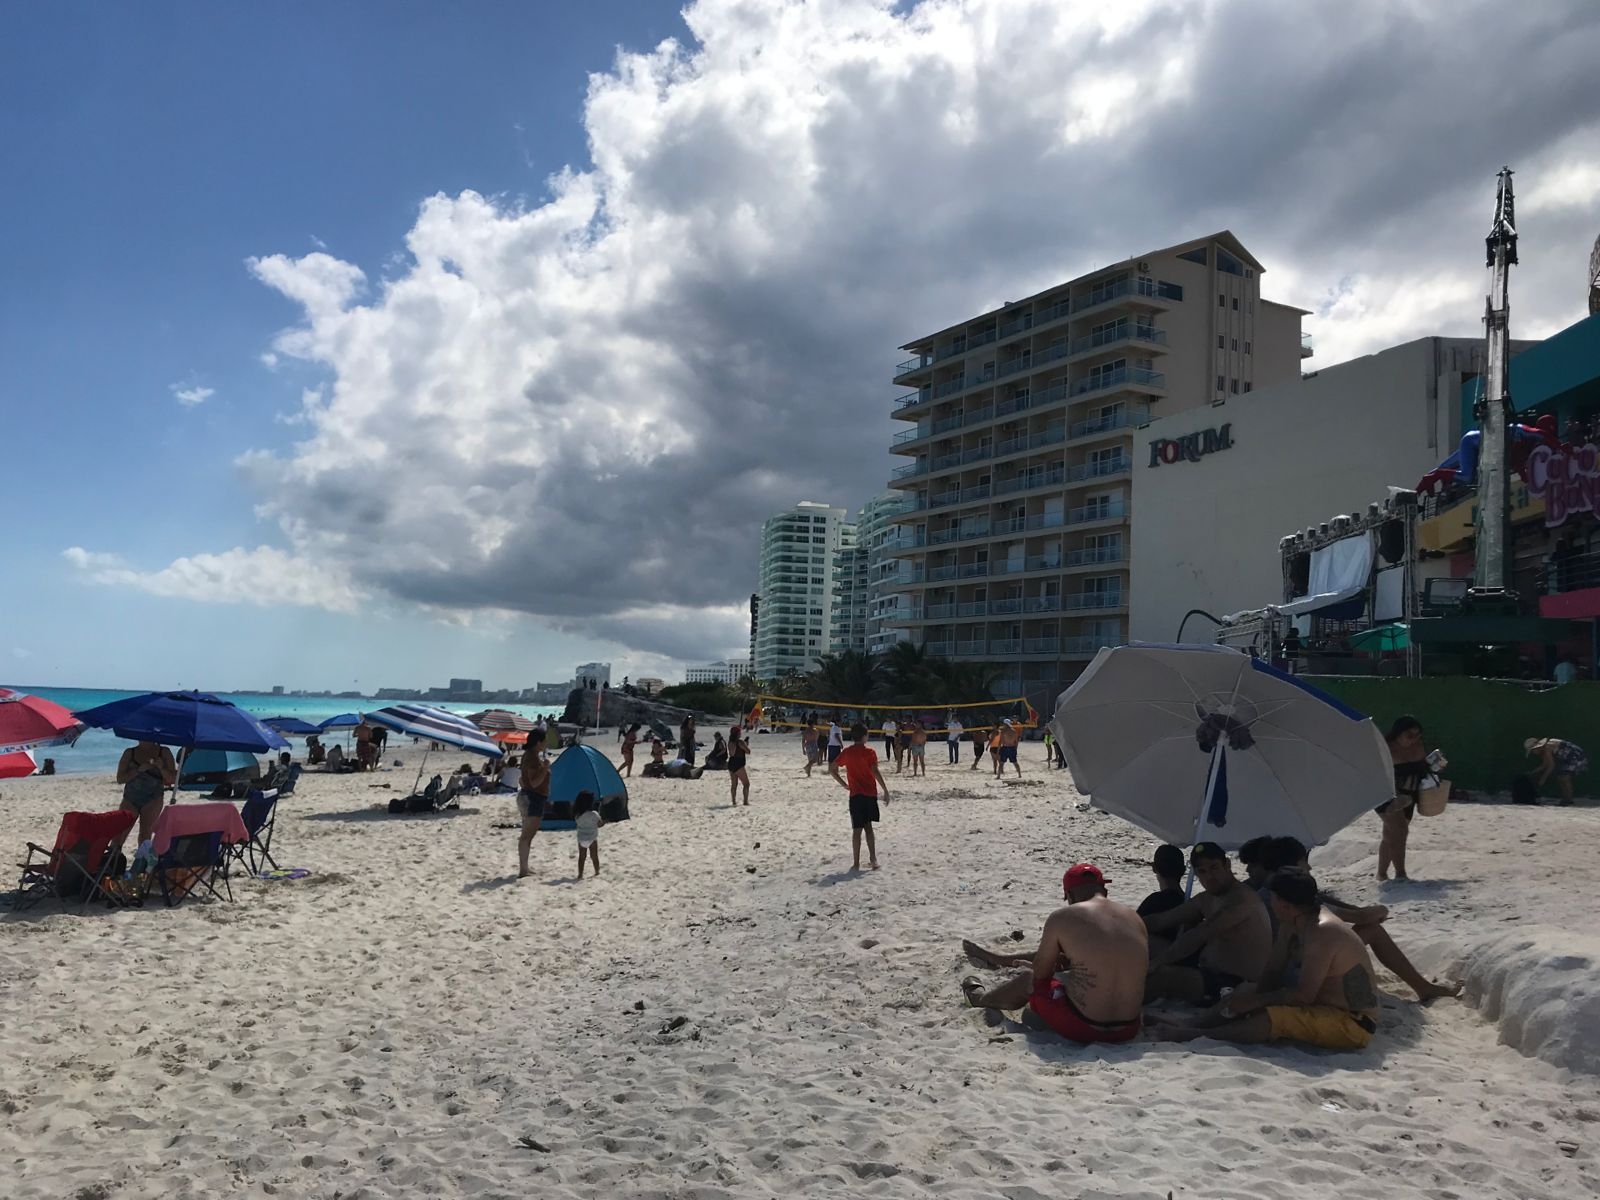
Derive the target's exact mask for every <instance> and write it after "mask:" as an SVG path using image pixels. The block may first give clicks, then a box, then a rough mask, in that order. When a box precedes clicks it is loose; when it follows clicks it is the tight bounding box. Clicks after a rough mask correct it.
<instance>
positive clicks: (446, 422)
mask: <svg viewBox="0 0 1600 1200" xmlns="http://www.w3.org/2000/svg"><path fill="white" fill-rule="evenodd" d="M0 22H3V26H0V29H3V36H0V147H3V150H0V153H3V154H4V155H5V158H6V165H7V171H6V177H7V181H8V183H9V184H10V186H9V187H7V188H5V189H3V190H0V254H3V260H0V261H3V262H4V264H5V275H4V280H5V283H4V286H3V287H0V417H3V418H4V428H5V429H6V430H7V434H8V436H7V438H6V445H7V446H8V448H9V449H10V450H11V453H10V454H9V455H8V456H7V469H8V479H7V482H8V484H9V488H8V490H9V493H10V501H11V503H10V511H11V513H12V514H13V520H12V523H11V537H10V538H9V539H8V544H7V549H8V551H9V553H8V556H7V560H6V570H5V572H4V575H3V576H0V578H3V579H4V580H5V584H6V586H5V587H4V588H3V589H0V682H11V683H20V684H29V683H31V684H37V685H60V686H67V685H79V686H101V687H116V686H127V687H167V686H176V685H184V686H201V687H209V688H214V689H218V690H223V689H232V688H248V687H256V686H265V685H271V684H285V685H287V686H290V687H309V688H334V689H344V688H359V689H362V690H371V689H372V688H376V687H382V686H426V685H428V684H437V683H442V682H444V680H445V679H446V678H447V677H449V676H475V677H481V678H483V679H484V680H485V682H486V683H487V684H488V685H489V686H491V687H510V686H516V687H523V686H529V685H531V684H532V683H534V682H535V681H536V680H548V681H556V680H561V679H565V678H568V677H570V675H571V673H572V668H573V666H574V665H575V664H577V663H578V662H580V661H586V660H591V659H595V660H610V661H612V662H613V663H615V664H616V666H615V668H614V674H615V675H616V676H619V677H620V675H622V674H624V673H631V674H633V675H635V676H637V675H641V674H653V675H663V676H665V677H668V678H671V677H673V676H674V675H676V674H677V673H678V672H679V671H680V670H681V667H682V665H683V664H684V663H686V662H699V661H708V660H710V659H713V658H719V657H724V656H727V655H729V654H730V653H738V652H739V651H740V650H741V649H742V648H743V647H744V645H745V638H746V624H745V622H746V615H745V612H746V609H745V601H746V599H747V597H748V595H749V593H750V591H751V590H752V588H753V586H754V582H755V572H756V561H757V542H758V537H759V528H760V523H761V521H762V519H763V518H765V517H766V516H767V515H769V514H770V513H772V512H774V511H777V510H779V509H782V508H785V507H788V506H789V505H791V504H793V503H794V502H795V501H798V500H802V499H812V500H824V501H828V502H831V503H835V504H843V505H848V506H850V507H856V506H859V505H860V504H861V503H862V502H863V501H865V500H866V499H867V498H868V497H870V496H871V495H873V494H874V493H875V492H877V491H879V490H881V489H882V488H883V486H884V483H885V481H886V479H887V476H888V472H889V470H890V469H891V468H892V466H893V465H894V464H893V461H892V460H891V458H890V456H889V454H888V452H887V446H888V442H889V438H890V437H891V435H892V432H893V422H892V421H891V420H890V418H889V410H890V406H891V402H892V398H893V396H894V395H895V394H896V393H897V392H898V391H899V390H901V389H896V388H894V387H893V386H892V384H891V383H890V376H891V375H892V372H893V366H894V363H895V362H896V361H898V360H899V358H901V357H903V356H902V355H899V354H897V353H896V349H895V348H896V347H897V346H899V345H900V344H902V343H904V342H905V341H907V340H909V339H910V338H912V337H916V336H918V335H921V334H924V333H926V332H928V331H929V330H932V329H936V328H941V327H943V326H945V325H948V324H950V323H952V322H954V321H957V320H960V319H962V318H964V317H967V316H970V315H971V314H973V313H976V312H979V311H982V310H983V309H985V308H988V307H992V306H995V305H998V304H999V303H1001V302H1003V301H1004V300H1007V299H1012V298H1016V297H1018V296H1022V295H1026V294H1028V293H1030V292H1033V291H1036V290H1038V289H1040V288H1042V287H1046V286H1049V285H1051V284H1053V283H1056V282H1059V281H1060V280H1062V279H1066V278H1071V277H1073V276H1075V275H1078V274H1081V273H1083V272H1084V271H1088V270H1091V269H1094V268H1095V267H1097V266H1100V265H1104V264H1106V263H1110V262H1114V261H1117V260H1120V259H1122V258H1124V257H1126V256H1128V255H1130V254H1134V253H1137V252H1139V251H1141V250H1149V249H1153V248H1157V247H1160V246H1165V245H1169V244H1172V243H1174V242H1179V241H1182V240H1185V239H1187V238H1191V237H1196V236H1200V235H1203V234H1206V233H1210V232H1213V231H1215V230H1217V229H1222V228H1228V229H1232V230H1233V231H1234V232H1235V233H1236V234H1237V235H1238V236H1239V237H1240V238H1241V240H1242V241H1243V242H1244V244H1245V245H1246V246H1248V247H1249V249H1250V250H1251V252H1252V253H1253V254H1254V255H1255V257H1256V258H1258V259H1259V260H1261V261H1262V262H1263V263H1264V264H1265V266H1266V268H1267V270H1266V273H1265V275H1264V278H1263V281H1262V290H1263V294H1265V295H1267V296H1269V297H1271V298H1273V299H1276V300H1281V301H1284V302H1287V303H1291V304H1296V305H1299V306H1302V307H1304V308H1307V309H1310V310H1311V312H1312V315H1311V316H1309V317H1307V318H1306V322H1305V328H1306V329H1307V330H1308V331H1309V332H1311V333H1312V334H1313V335H1314V336H1315V338H1316V344H1317V355H1316V359H1315V360H1314V363H1315V365H1318V366H1326V365H1328V364H1330V363H1334V362H1339V361H1343V360H1346V359H1349V358H1352V357H1355V356H1358V355H1361V354H1365V353H1370V352H1372V351H1375V350H1378V349H1381V348H1383V347H1385V346H1389V345H1394V344H1396V343H1398V342H1403V341H1406V340H1409V339H1411V338H1415V337H1420V336H1425V335H1430V334H1444V335H1452V336H1478V335H1480V333H1481V317H1482V309H1483V295H1484V291H1485V288H1486V283H1487V279H1486V275H1485V273H1484V270H1483V237H1484V235H1485V234H1486V233H1487V231H1488V225H1489V218H1490V215H1491V212H1492V204H1493V196H1494V174H1495V172H1496V170H1498V168H1499V167H1500V166H1502V165H1503V164H1506V163H1510V164H1511V165H1512V166H1514V167H1515V168H1517V177H1516V178H1517V192H1518V224H1519V232H1520V234H1521V239H1520V252H1521V265H1520V266H1519V267H1518V268H1517V270H1516V272H1515V274H1514V275H1513V281H1512V288H1513V292H1512V330H1513V335H1514V336H1516V337H1519V338H1524V337H1538V336H1544V335H1548V334H1549V333H1552V332H1554V331H1555V330H1557V329H1560V328H1562V327H1564V326H1565V325H1567V324H1570V323H1571V322H1572V321H1574V320H1577V319H1578V318H1579V317H1581V316H1582V315H1583V313H1584V311H1585V309H1584V303H1585V295H1586V282H1587V281H1586V278H1585V267H1586V264H1587V260H1588V254H1589V248H1590V245H1591V244H1592V243H1593V241H1594V238H1595V235H1596V234H1600V74H1597V73H1596V72H1595V70H1594V64H1595V63H1596V62H1600V6H1596V5H1594V4H1593V3H1592V2H1590V0H1565V2H1563V0H1545V2H1541V3H1538V4H1524V5H1515V6H1505V5H1503V4H1498V3H1495V4H1491V3H1486V2H1480V0H1453V2H1448V3H1423V2H1421V0H1410V2H1406V0H1344V2H1342V3H1337V4H1334V3H1328V4H1322V3H1306V4H1295V5H1285V4H1282V3H1279V2H1277V0H1205V2H1183V3H1180V2H1177V0H1168V2H1161V0H1125V2H1124V3H1120V4H1117V5H1106V4H1104V3H1101V2H1098V0H1097V2H1095V3H1079V2H1077V0H924V2H923V3H920V4H918V3H910V2H901V3H889V2H887V0H882V2H873V0H811V2H809V3H807V2H802V0H700V2H698V3H693V4H690V5H689V6H687V7H686V8H683V9H682V10H681V11H680V9H679V6H678V5H676V4H671V3H657V2H655V0H586V2H585V3H584V4H581V5H574V4H555V3H542V2H541V3H528V2H521V3H499V2H493V0H476V2H474V3H472V4H466V5H448V6H447V5H439V4H427V3H410V2H404V0H383V2H381V3H380V2H378V0H348V2H346V3H341V4H338V5H327V4H321V3H316V4H313V3H288V2H274V3H271V4H267V3H241V4H230V5H216V4H211V3H161V2H151V3H144V4H140V5H107V4H103V3H79V2H76V0H57V2H54V3H51V4H32V5H30V4H21V3H13V4H10V5H7V6H4V8H0ZM1491 30H1492V37H1491V36H1490V34H1489V31H1491ZM1378 482H1379V483H1381V482H1384V481H1378Z"/></svg>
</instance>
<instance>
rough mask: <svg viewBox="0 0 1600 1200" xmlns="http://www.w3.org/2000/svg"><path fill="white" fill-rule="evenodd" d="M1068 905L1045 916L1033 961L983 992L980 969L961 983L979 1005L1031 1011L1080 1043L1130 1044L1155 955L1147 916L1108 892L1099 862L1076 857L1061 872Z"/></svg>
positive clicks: (970, 999)
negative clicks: (1080, 860)
mask: <svg viewBox="0 0 1600 1200" xmlns="http://www.w3.org/2000/svg"><path fill="white" fill-rule="evenodd" d="M1061 890H1062V894H1063V896H1064V898H1065V899H1066V901H1067V903H1066V906H1065V907H1063V908H1058V909H1056V911H1055V912H1053V913H1051V914H1050V916H1049V917H1047V918H1046V919H1045V923H1044V934H1043V936H1041V937H1040V939H1039V949H1038V950H1037V951H1036V952H1035V954H1034V957H1033V966H1032V969H1031V970H1029V971H1025V972H1023V973H1022V974H1020V975H1018V976H1017V977H1016V978H1015V979H1012V980H1011V981H1010V982H1008V983H1003V984H1001V985H1000V986H999V987H997V988H994V989H992V990H990V991H987V992H986V991H984V989H983V984H982V982H981V981H980V980H979V979H978V978H977V976H975V975H969V976H968V977H967V978H966V979H963V980H962V981H961V990H962V992H963V993H965V995H966V997H967V1003H968V1004H970V1005H971V1006H972V1007H973V1008H1001V1009H1012V1008H1022V1007H1023V1006H1024V1005H1026V1006H1027V1007H1028V1008H1030V1009H1032V1010H1033V1012H1034V1014H1035V1015H1036V1016H1038V1017H1039V1018H1040V1019H1041V1020H1042V1021H1044V1023H1045V1024H1046V1025H1048V1026H1049V1027H1050V1028H1051V1029H1053V1030H1055V1031H1056V1032H1057V1033H1059V1034H1060V1035H1061V1036H1062V1037H1064V1038H1070V1039H1071V1040H1072V1041H1075V1042H1086V1043H1087V1042H1126V1041H1131V1040H1132V1039H1133V1038H1135V1037H1137V1036H1138V1034H1139V1028H1140V1016H1139V1004H1140V1001H1141V1000H1142V999H1143V998H1144V977H1145V968H1146V965H1147V964H1148V962H1149V959H1150V946H1149V940H1148V937H1147V935H1146V933H1145V928H1144V922H1143V921H1141V920H1140V919H1139V916H1138V914H1137V913H1135V912H1134V911H1133V909H1131V908H1128V907H1127V906H1126V905H1122V904H1118V903H1117V902H1116V901H1114V900H1111V899H1109V898H1108V897H1107V896H1106V878H1105V876H1104V875H1103V874H1101V872H1100V868H1099V867H1097V866H1095V865H1094V864H1093V863H1076V864H1074V865H1073V866H1070V867H1068V868H1067V873H1066V875H1065V876H1063V877H1062V880H1061Z"/></svg>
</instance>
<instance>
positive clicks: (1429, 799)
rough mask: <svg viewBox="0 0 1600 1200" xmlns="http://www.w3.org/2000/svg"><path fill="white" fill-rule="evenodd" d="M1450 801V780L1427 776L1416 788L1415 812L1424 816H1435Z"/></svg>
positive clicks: (1442, 810)
mask: <svg viewBox="0 0 1600 1200" xmlns="http://www.w3.org/2000/svg"><path fill="white" fill-rule="evenodd" d="M1449 802H1450V781H1449V780H1448V779H1435V778H1434V777H1433V776H1431V775H1430V776H1428V777H1427V778H1425V779H1423V780H1422V782H1421V785H1420V786H1419V787H1418V788H1417V812H1419V813H1421V814H1422V815H1423V816H1425V817H1437V816H1438V815H1439V814H1440V813H1442V812H1444V810H1445V805H1447V804H1448V803H1449Z"/></svg>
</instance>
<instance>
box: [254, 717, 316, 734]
mask: <svg viewBox="0 0 1600 1200" xmlns="http://www.w3.org/2000/svg"><path fill="white" fill-rule="evenodd" d="M261 723H262V724H263V725H265V726H266V727H267V728H268V729H276V730H277V731H278V732H279V733H281V734H283V735H284V737H305V736H306V735H307V734H311V733H320V732H322V727H321V726H320V725H313V724H312V723H311V722H310V721H302V720H301V719H300V718H299V717H267V718H266V719H265V720H263V721H262V722H261Z"/></svg>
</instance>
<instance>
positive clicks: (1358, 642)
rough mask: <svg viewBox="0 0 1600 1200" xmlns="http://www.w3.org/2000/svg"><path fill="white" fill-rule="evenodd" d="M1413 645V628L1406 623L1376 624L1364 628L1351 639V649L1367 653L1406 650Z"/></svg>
mask: <svg viewBox="0 0 1600 1200" xmlns="http://www.w3.org/2000/svg"><path fill="white" fill-rule="evenodd" d="M1410 645H1411V629H1410V627H1409V626H1406V625H1399V624H1395V625H1375V626H1373V627H1372V628H1371V629H1363V630H1362V631H1361V632H1360V633H1358V634H1355V635H1354V636H1352V637H1351V639H1350V649H1352V650H1360V651H1363V652H1365V653H1367V654H1382V653H1384V652H1385V651H1388V650H1404V649H1405V648H1406V647H1408V646H1410Z"/></svg>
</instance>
